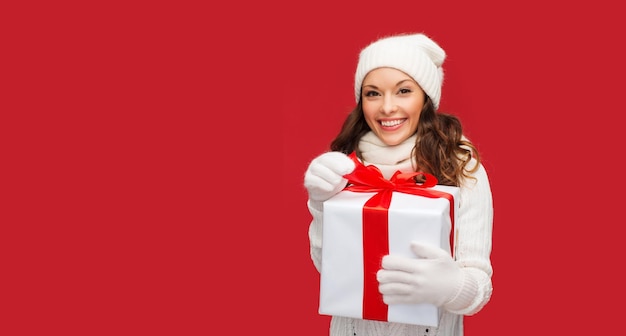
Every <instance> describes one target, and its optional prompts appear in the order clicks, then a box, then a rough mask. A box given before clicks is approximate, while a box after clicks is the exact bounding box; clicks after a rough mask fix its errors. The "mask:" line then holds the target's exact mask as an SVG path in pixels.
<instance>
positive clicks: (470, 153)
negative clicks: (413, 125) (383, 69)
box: [330, 96, 480, 186]
mask: <svg viewBox="0 0 626 336" xmlns="http://www.w3.org/2000/svg"><path fill="white" fill-rule="evenodd" d="M369 131H371V129H370V127H369V125H368V124H367V122H366V121H365V116H364V115H363V106H362V105H361V102H360V101H359V103H358V104H357V106H356V107H355V108H354V109H353V110H352V112H350V114H349V115H348V117H347V118H346V120H345V121H344V122H343V125H342V127H341V130H340V131H339V134H338V135H337V137H336V138H335V139H334V140H333V141H332V142H331V144H330V149H331V150H333V151H339V152H343V153H345V154H349V153H351V152H353V151H355V152H356V154H357V156H358V157H359V158H361V159H362V157H361V153H360V152H359V148H358V145H359V140H361V138H362V137H363V135H365V134H366V133H367V132H369ZM462 136H463V127H462V125H461V121H460V120H459V118H458V117H456V116H454V115H451V114H447V113H441V112H436V111H435V108H434V106H433V104H432V101H431V100H430V98H428V96H426V100H425V103H424V107H423V108H422V113H421V114H420V119H419V122H418V125H417V140H416V141H415V147H414V148H413V151H412V156H413V163H414V165H416V166H415V167H414V169H415V171H421V172H425V173H429V174H432V175H434V176H435V177H436V178H437V180H438V183H439V184H443V185H451V186H460V184H461V181H462V180H463V178H465V177H469V176H470V174H471V173H473V172H475V171H476V170H477V169H478V163H480V155H479V153H478V151H477V149H476V147H475V146H474V145H473V144H472V143H471V142H469V141H467V140H464V139H463V138H462ZM462 146H463V147H462ZM464 147H465V148H464ZM468 148H469V150H468ZM472 158H474V159H476V161H477V163H476V164H475V165H473V167H471V169H468V168H467V165H468V163H469V162H470V160H471V159H472Z"/></svg>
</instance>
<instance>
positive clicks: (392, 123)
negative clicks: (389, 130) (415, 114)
mask: <svg viewBox="0 0 626 336" xmlns="http://www.w3.org/2000/svg"><path fill="white" fill-rule="evenodd" d="M403 122H404V120H399V119H397V120H384V121H381V122H380V124H381V125H383V126H385V127H392V126H396V125H400V124H402V123H403Z"/></svg>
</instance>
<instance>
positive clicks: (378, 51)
mask: <svg viewBox="0 0 626 336" xmlns="http://www.w3.org/2000/svg"><path fill="white" fill-rule="evenodd" d="M445 58H446V53H445V51H444V50H443V49H442V48H441V47H440V46H439V45H438V44H437V43H435V42H434V41H433V40H431V39H430V38H429V37H427V36H426V35H424V34H411V35H396V36H390V37H385V38H382V39H379V40H377V41H375V42H373V43H371V44H370V45H368V46H367V47H365V48H364V49H363V50H361V52H360V54H359V62H358V64H357V69H356V73H355V76H354V95H355V99H356V101H357V103H358V102H359V101H360V98H361V86H362V85H363V79H364V78H365V76H367V74H368V73H369V72H370V71H372V70H374V69H377V68H381V67H390V68H394V69H398V70H400V71H402V72H404V73H406V74H407V75H409V76H411V77H412V78H413V79H414V80H415V81H416V82H417V83H418V84H419V86H420V87H421V88H422V90H424V92H425V93H426V94H427V95H428V96H429V97H430V99H431V100H432V102H433V104H434V106H435V109H437V108H439V101H440V100H441V86H442V84H443V68H442V65H443V62H444V60H445Z"/></svg>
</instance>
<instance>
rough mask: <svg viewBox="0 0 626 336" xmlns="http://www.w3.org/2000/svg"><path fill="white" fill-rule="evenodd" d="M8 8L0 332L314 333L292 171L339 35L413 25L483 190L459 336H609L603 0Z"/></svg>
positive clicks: (298, 185)
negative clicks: (474, 307) (479, 239)
mask: <svg viewBox="0 0 626 336" xmlns="http://www.w3.org/2000/svg"><path fill="white" fill-rule="evenodd" d="M20 4H21V5H19V7H18V6H17V5H11V4H8V5H7V4H3V5H2V8H0V9H1V10H0V13H2V14H0V15H1V16H2V18H1V20H0V26H1V27H0V28H2V29H1V31H2V35H1V38H2V46H3V47H2V50H3V52H2V53H3V56H4V58H5V61H4V62H3V64H2V65H0V69H1V72H0V74H1V77H0V78H1V80H2V82H3V87H4V88H3V90H2V91H1V92H0V104H1V105H0V109H1V111H0V112H1V118H2V120H1V122H0V125H1V127H2V132H0V137H1V139H2V145H1V146H0V150H1V153H2V166H3V168H4V169H3V170H4V174H3V177H2V187H1V190H2V195H3V202H2V205H0V206H1V217H0V221H1V229H0V252H1V254H0V262H1V272H2V273H1V274H2V275H1V279H2V281H1V282H2V283H3V285H2V286H1V287H0V307H1V308H2V313H1V314H0V333H1V334H3V335H34V334H37V335H41V334H62V335H100V334H102V335H105V334H106V335H112V334H115V335H161V334H162V335H216V334H234V335H245V334H255V333H270V334H272V335H291V334H298V335H326V334H327V329H328V323H329V318H328V317H326V316H320V315H318V313H317V303H318V302H317V300H318V292H317V291H318V286H319V283H318V282H319V275H318V274H317V272H316V271H315V269H314V267H313V265H312V263H311V261H310V258H309V249H308V238H307V229H308V224H309V220H310V217H309V214H308V212H307V210H306V205H305V202H306V193H305V190H304V188H303V187H302V178H303V174H304V170H305V169H306V166H307V164H308V162H309V161H310V160H311V159H312V158H313V157H315V156H316V155H318V154H320V153H321V152H322V151H324V150H326V149H327V147H328V144H329V143H330V141H331V140H332V138H333V137H334V136H335V134H336V133H337V131H338V129H339V127H340V125H341V122H342V121H343V119H344V117H345V115H346V114H347V113H348V112H349V110H350V109H351V108H352V107H353V104H354V97H353V86H352V85H353V74H354V69H355V67H356V59H357V55H358V52H359V50H360V48H362V47H364V46H365V45H366V44H367V43H369V42H371V41H373V40H374V39H376V38H378V37H381V36H383V35H388V34H393V33H400V32H419V31H421V32H424V33H426V34H428V35H430V36H431V37H432V38H433V39H435V40H436V41H437V42H439V43H440V45H441V46H442V47H443V48H444V49H445V50H446V51H447V53H448V58H447V60H446V62H445V65H444V68H445V71H446V77H445V82H444V87H443V95H442V102H441V108H440V110H442V111H446V112H450V113H453V114H456V115H458V116H459V117H460V118H461V121H462V122H463V124H464V127H465V130H466V134H467V136H468V137H469V138H470V139H472V140H473V141H474V143H475V144H476V145H477V146H478V149H479V150H480V151H481V153H482V155H483V159H484V165H485V167H486V168H487V171H488V173H489V176H490V180H491V184H492V191H493V196H494V208H495V213H494V232H493V254H492V261H493V267H494V275H493V284H494V294H493V297H492V300H491V302H490V303H489V304H488V305H487V306H486V307H485V308H484V309H483V310H482V311H481V312H480V313H479V314H477V315H475V316H471V317H468V318H466V320H465V325H466V334H467V335H479V334H480V335H502V334H507V335H526V334H528V333H533V334H557V333H558V334H587V333H594V334H601V333H608V332H610V331H612V330H613V329H615V328H616V327H617V326H618V323H619V321H620V317H621V309H620V308H619V307H620V303H621V302H622V300H623V299H624V291H623V290H622V287H621V286H622V284H623V282H624V279H623V276H622V275H621V274H623V272H622V271H621V269H620V268H621V267H620V265H621V264H622V262H621V259H622V256H621V246H622V244H623V241H622V234H621V233H622V230H621V225H622V224H623V223H624V220H623V218H622V217H621V212H620V211H619V210H620V209H621V205H620V204H621V201H622V197H620V196H619V195H621V194H622V190H623V188H622V187H623V186H624V183H623V182H622V180H623V177H622V175H623V174H622V162H623V159H622V157H621V156H622V155H621V151H620V149H621V140H622V139H621V135H622V134H621V133H622V132H621V131H622V129H623V127H622V126H621V124H620V121H621V114H622V113H623V111H624V108H623V101H622V96H623V95H622V91H623V85H622V82H623V78H624V75H625V66H624V61H623V59H624V56H626V55H625V53H624V51H623V49H622V46H621V43H622V42H621V39H622V35H623V32H624V27H623V18H622V15H621V14H620V13H621V12H620V11H619V10H618V9H617V5H613V4H611V3H610V2H609V1H594V2H581V3H579V4H573V3H571V2H565V1H555V2H544V1H525V2H501V1H479V2H472V3H471V4H470V3H467V2H458V3H453V2H447V1H442V2H431V3H411V2H403V3H402V2H401V3H383V2H372V3H370V4H368V3H365V2H355V3H352V4H345V5H341V6H342V7H343V8H338V6H339V5H340V2H328V3H320V2H309V3H298V2H293V3H290V4H289V5H287V4H279V3H266V2H258V3H250V4H246V3H236V4H231V5H228V4H226V3H220V4H209V3H203V2H189V1H178V2H170V3H168V2H158V1H157V2H136V1H131V2H124V3H120V4H115V3H101V4H97V5H94V4H90V5H86V3H83V2H66V1H61V2H54V3H42V4H35V3H31V2H20ZM615 193H617V196H616V195H615ZM614 305H616V306H617V308H611V307H614Z"/></svg>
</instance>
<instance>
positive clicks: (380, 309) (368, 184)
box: [344, 152, 454, 321]
mask: <svg viewBox="0 0 626 336" xmlns="http://www.w3.org/2000/svg"><path fill="white" fill-rule="evenodd" d="M349 157H350V158H351V159H352V160H353V161H354V163H355V164H356V168H355V169H354V171H353V172H352V173H350V174H347V175H344V177H345V178H346V179H348V182H349V183H348V186H347V187H345V188H344V190H349V191H355V192H376V194H375V195H373V196H372V197H371V198H369V199H368V200H367V202H366V203H365V205H364V206H363V268H364V269H363V271H364V279H363V280H364V283H363V318H364V319H368V320H379V321H387V311H388V306H387V305H386V304H385V303H384V302H383V297H382V294H380V292H379V291H378V280H376V272H378V270H380V268H381V267H382V265H381V264H382V258H383V257H384V256H385V255H387V254H389V232H388V228H389V225H388V212H389V205H390V204H391V196H392V194H393V192H394V191H397V192H401V193H405V194H411V195H418V196H424V197H428V198H446V199H447V200H448V201H449V202H450V219H451V222H452V227H451V233H453V232H454V197H453V196H452V195H450V194H448V193H445V192H442V191H438V190H434V189H428V188H432V187H433V186H435V185H437V178H436V177H435V176H433V175H431V174H428V173H423V172H412V173H402V172H400V171H396V172H395V173H394V174H393V176H392V177H391V179H389V180H387V179H385V178H384V177H383V174H382V173H381V172H380V170H379V169H378V168H377V167H375V166H373V165H369V166H365V165H364V164H363V163H361V161H359V160H358V158H357V157H356V153H355V152H352V153H351V154H350V155H349ZM420 175H421V176H423V177H424V178H425V181H424V182H423V183H416V182H415V179H414V177H415V176H420ZM453 239H454V235H453V234H450V249H451V253H452V255H454V251H453V250H452V249H453V246H454V245H453V244H454V241H453ZM366 242H367V243H366ZM365 246H367V248H365Z"/></svg>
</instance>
